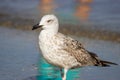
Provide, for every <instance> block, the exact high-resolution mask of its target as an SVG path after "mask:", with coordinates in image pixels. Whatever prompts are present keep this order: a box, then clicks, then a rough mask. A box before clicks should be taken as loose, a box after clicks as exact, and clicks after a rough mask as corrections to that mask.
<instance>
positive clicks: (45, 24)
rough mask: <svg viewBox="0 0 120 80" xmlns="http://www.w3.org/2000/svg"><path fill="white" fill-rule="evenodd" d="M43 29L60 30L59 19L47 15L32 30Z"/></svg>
mask: <svg viewBox="0 0 120 80" xmlns="http://www.w3.org/2000/svg"><path fill="white" fill-rule="evenodd" d="M40 27H41V28H42V29H44V30H47V29H48V30H58V27H59V23H58V19H57V17H56V16H55V15H45V16H43V17H42V19H41V21H40V22H39V23H38V24H36V25H34V26H33V28H32V30H35V29H37V28H40Z"/></svg>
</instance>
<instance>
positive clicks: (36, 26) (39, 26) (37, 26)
mask: <svg viewBox="0 0 120 80" xmlns="http://www.w3.org/2000/svg"><path fill="white" fill-rule="evenodd" d="M42 26H43V25H39V24H36V25H34V26H33V28H32V30H35V29H37V28H41V27H42Z"/></svg>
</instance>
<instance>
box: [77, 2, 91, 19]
mask: <svg viewBox="0 0 120 80" xmlns="http://www.w3.org/2000/svg"><path fill="white" fill-rule="evenodd" d="M92 2H93V0H77V3H78V4H77V7H76V11H75V16H77V17H78V18H79V19H80V20H84V21H85V20H87V19H88V17H89V14H90V11H91V7H90V3H92Z"/></svg>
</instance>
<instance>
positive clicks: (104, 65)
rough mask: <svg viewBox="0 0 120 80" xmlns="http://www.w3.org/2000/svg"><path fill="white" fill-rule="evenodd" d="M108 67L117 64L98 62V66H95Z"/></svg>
mask: <svg viewBox="0 0 120 80" xmlns="http://www.w3.org/2000/svg"><path fill="white" fill-rule="evenodd" d="M110 65H118V64H116V63H113V62H109V61H104V60H100V64H99V65H97V66H102V67H109V66H110Z"/></svg>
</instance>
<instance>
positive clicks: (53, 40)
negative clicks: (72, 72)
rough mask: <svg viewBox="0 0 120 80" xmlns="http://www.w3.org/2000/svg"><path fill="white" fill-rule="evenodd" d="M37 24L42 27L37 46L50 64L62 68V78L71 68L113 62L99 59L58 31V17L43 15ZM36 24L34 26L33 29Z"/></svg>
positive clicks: (104, 64) (64, 79) (64, 78)
mask: <svg viewBox="0 0 120 80" xmlns="http://www.w3.org/2000/svg"><path fill="white" fill-rule="evenodd" d="M38 26H42V28H43V30H42V31H41V32H40V35H39V46H40V49H41V52H42V54H43V57H44V58H45V60H46V61H47V62H49V63H50V64H53V65H55V66H58V67H60V68H64V76H63V78H62V79H63V80H66V73H67V71H68V70H69V69H72V68H78V67H83V66H91V65H94V66H108V64H115V63H111V62H107V61H102V60H100V59H99V58H98V56H97V55H96V54H94V53H92V52H89V51H87V50H86V49H85V48H84V47H83V45H82V44H81V43H80V42H78V41H77V40H75V39H72V38H71V37H68V36H65V35H64V34H61V33H59V32H58V29H59V23H58V19H57V18H56V16H54V15H45V16H44V17H43V18H42V19H41V21H40V23H39V25H38ZM38 26H34V27H33V29H36V28H38Z"/></svg>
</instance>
